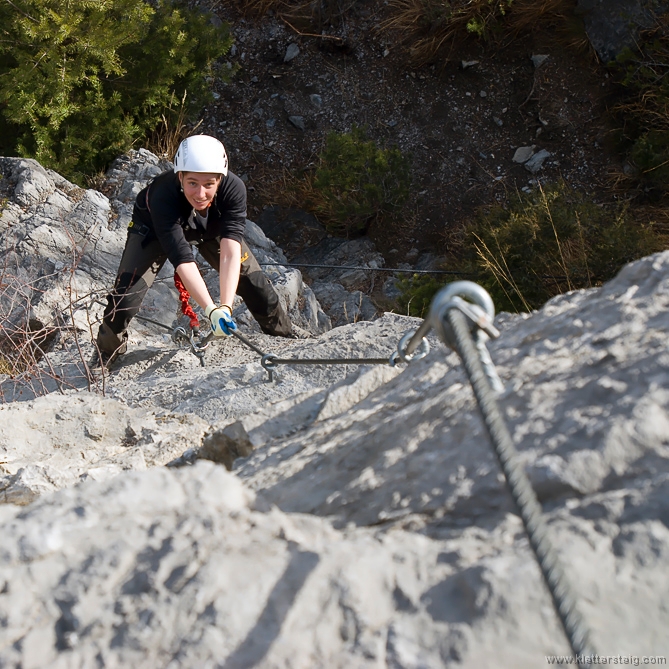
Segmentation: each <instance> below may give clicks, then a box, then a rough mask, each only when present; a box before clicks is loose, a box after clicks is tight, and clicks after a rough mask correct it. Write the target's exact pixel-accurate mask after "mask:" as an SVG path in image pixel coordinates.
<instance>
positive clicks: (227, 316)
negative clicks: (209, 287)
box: [204, 302, 237, 337]
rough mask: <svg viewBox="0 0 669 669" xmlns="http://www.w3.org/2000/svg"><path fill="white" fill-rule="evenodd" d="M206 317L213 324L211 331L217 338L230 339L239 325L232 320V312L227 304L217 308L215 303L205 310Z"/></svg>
mask: <svg viewBox="0 0 669 669" xmlns="http://www.w3.org/2000/svg"><path fill="white" fill-rule="evenodd" d="M204 314H205V316H206V317H207V318H208V319H209V321H210V322H211V331H212V332H213V333H214V336H216V337H229V336H230V333H231V332H232V331H233V330H236V329H237V324H236V323H235V322H234V321H233V320H232V310H231V309H230V307H229V306H228V305H227V304H222V305H221V306H220V307H217V306H216V305H215V304H214V303H213V302H212V303H211V304H210V305H209V306H208V307H207V308H206V309H205V310H204Z"/></svg>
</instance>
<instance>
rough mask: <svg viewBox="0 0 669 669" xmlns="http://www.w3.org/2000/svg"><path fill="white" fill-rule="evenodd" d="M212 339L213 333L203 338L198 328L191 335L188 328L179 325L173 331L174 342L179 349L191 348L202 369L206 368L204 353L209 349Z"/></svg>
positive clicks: (192, 330)
mask: <svg viewBox="0 0 669 669" xmlns="http://www.w3.org/2000/svg"><path fill="white" fill-rule="evenodd" d="M211 337H212V335H211V333H209V334H207V335H205V336H204V337H201V336H200V331H199V329H198V328H191V331H190V333H188V332H187V331H186V328H184V327H183V326H181V325H179V326H177V327H175V328H174V330H172V341H173V342H174V343H175V344H176V345H177V346H179V348H183V347H185V346H188V347H190V351H191V353H192V354H193V355H194V356H195V357H196V358H197V359H198V360H199V361H200V365H201V366H202V367H204V353H205V351H206V350H207V348H208V347H209V342H210V340H211Z"/></svg>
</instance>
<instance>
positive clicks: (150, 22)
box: [0, 0, 232, 181]
mask: <svg viewBox="0 0 669 669" xmlns="http://www.w3.org/2000/svg"><path fill="white" fill-rule="evenodd" d="M231 44H232V39H231V37H230V34H229V30H228V26H227V25H225V24H224V25H222V26H219V27H215V26H214V25H212V23H211V22H210V21H209V17H207V16H206V15H204V14H202V13H200V12H197V11H193V10H189V9H188V8H186V7H185V6H183V5H182V4H179V3H177V2H172V1H171V0H159V1H158V2H154V3H152V4H148V3H147V2H144V1H143V0H0V100H1V101H2V103H1V106H0V109H1V110H2V114H3V116H4V117H5V119H6V120H7V122H8V123H9V124H10V126H11V127H12V129H13V130H14V131H15V132H13V133H12V134H13V137H12V139H13V140H14V141H15V145H14V148H15V150H16V151H17V152H18V153H19V155H22V156H26V157H33V158H36V159H37V160H38V161H40V162H41V163H42V164H44V165H45V166H48V167H51V168H53V169H56V170H58V171H59V172H61V173H62V174H65V175H66V176H68V177H69V178H71V179H73V180H75V181H81V180H82V177H83V175H84V174H91V173H94V172H95V171H97V170H100V169H101V168H103V167H104V166H105V165H106V164H108V162H109V161H110V160H112V159H113V158H114V157H116V156H117V155H119V154H120V153H123V152H124V151H127V150H128V149H129V148H130V147H131V146H132V144H133V143H134V142H136V141H137V140H138V139H140V138H142V137H144V136H146V134H147V133H149V132H151V131H152V130H153V129H154V128H155V127H156V125H157V123H158V122H159V121H160V119H161V114H163V113H164V112H165V110H166V108H167V107H168V105H169V102H170V99H172V98H173V97H175V96H176V97H178V99H182V97H183V95H184V92H186V91H187V93H188V96H187V99H188V100H189V101H190V105H191V109H197V108H198V107H201V105H202V104H203V103H204V102H206V101H207V99H208V95H209V91H208V86H207V84H206V77H207V76H210V75H211V68H212V63H213V62H214V61H215V59H216V58H218V57H220V56H222V55H223V54H225V53H226V52H227V51H228V49H229V48H230V46H231Z"/></svg>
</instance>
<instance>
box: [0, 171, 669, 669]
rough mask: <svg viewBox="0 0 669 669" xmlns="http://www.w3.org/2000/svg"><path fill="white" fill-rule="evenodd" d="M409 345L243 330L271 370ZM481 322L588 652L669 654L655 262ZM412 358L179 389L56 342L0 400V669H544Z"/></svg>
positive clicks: (249, 372) (456, 425)
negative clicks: (587, 636)
mask: <svg viewBox="0 0 669 669" xmlns="http://www.w3.org/2000/svg"><path fill="white" fill-rule="evenodd" d="M32 169H35V170H36V169H37V168H32ZM45 174H46V177H45V178H48V179H51V180H52V181H54V182H55V177H54V176H53V175H51V174H49V173H46V172H45ZM95 197H96V196H94V195H93V194H92V193H91V195H90V196H89V198H95ZM16 206H17V207H18V206H19V205H16ZM13 207H14V205H12V206H10V207H9V209H7V210H6V211H10V212H11V211H14V208H13ZM112 227H113V226H112ZM7 229H8V230H9V231H11V226H8V228H7ZM106 229H107V230H108V228H106ZM3 230H4V228H3ZM250 230H251V232H252V233H253V231H254V228H253V226H250ZM101 234H102V235H103V236H104V234H105V233H101ZM107 234H109V232H108V233H107ZM266 244H267V245H268V249H267V250H268V253H269V252H270V251H271V252H272V253H274V254H275V255H276V256H278V254H279V253H280V251H279V250H278V249H277V250H274V249H273V247H272V244H271V242H269V240H268V241H267V242H266ZM257 248H262V245H258V246H257ZM16 257H17V258H19V256H16ZM58 280H59V279H58V277H54V278H50V279H49V281H50V282H57V281H58ZM49 281H46V282H45V285H50V284H49ZM38 303H39V301H38ZM418 324H419V321H418V320H417V319H413V318H407V317H402V316H398V315H395V314H385V315H383V316H382V317H381V318H378V319H376V320H373V321H360V322H357V323H350V324H348V325H344V326H342V327H336V328H334V329H332V330H329V331H327V332H324V333H322V334H320V335H318V336H317V337H314V338H311V339H307V340H284V339H277V338H272V337H268V336H266V335H263V334H256V333H254V332H253V331H252V330H251V329H248V328H247V326H246V325H243V326H242V331H243V332H244V333H245V334H247V336H248V337H249V338H250V339H251V342H252V343H253V345H254V346H255V347H256V348H257V349H258V350H260V351H262V352H263V353H268V352H271V353H274V354H276V355H277V356H278V357H279V358H281V359H291V358H335V357H337V358H344V357H345V358H387V357H389V356H390V355H391V354H392V353H393V351H394V350H395V348H396V346H397V342H398V340H399V338H400V337H401V335H402V334H404V333H405V332H406V331H407V330H409V329H412V328H415V327H417V325H418ZM496 324H497V326H498V328H499V329H500V330H501V332H502V334H501V337H500V338H499V339H497V340H495V341H494V342H492V343H490V345H489V349H490V352H491V355H492V358H493V360H494V362H495V364H496V365H497V369H498V371H499V373H500V376H501V378H502V380H503V381H504V383H505V388H506V389H505V390H504V392H503V393H502V394H501V395H500V396H499V398H498V400H499V404H500V407H501V410H502V412H503V414H504V416H505V419H506V421H507V424H508V426H509V429H510V431H511V434H512V436H513V439H514V442H515V444H516V446H517V448H518V450H519V453H520V457H521V460H522V462H523V464H524V466H525V469H526V471H527V473H528V475H529V477H530V479H531V481H532V484H533V486H534V488H535V490H536V492H537V495H538V496H539V498H540V500H541V503H542V505H543V508H544V512H545V514H546V516H547V520H548V526H549V531H550V535H551V539H552V541H553V543H554V545H555V546H556V548H557V550H558V553H559V555H560V558H561V561H562V563H563V566H564V569H565V572H566V575H567V578H568V580H569V582H570V584H571V586H572V588H573V590H574V592H575V593H576V595H577V601H578V605H579V608H580V610H581V612H582V614H583V616H584V619H585V621H586V623H587V624H588V626H589V627H590V629H591V631H592V642H593V645H594V647H595V649H596V651H597V652H598V653H599V655H600V656H608V657H613V656H615V657H617V658H618V657H623V658H627V659H629V662H622V661H620V662H618V663H619V664H625V663H626V664H630V665H633V664H634V660H633V658H635V657H638V658H641V657H642V656H645V657H653V658H656V657H659V656H667V655H668V654H669V641H668V638H667V634H666V630H667V628H668V627H669V611H668V609H667V606H666V601H667V597H668V596H669V577H668V576H667V570H666V564H667V560H668V559H669V349H668V348H667V341H668V335H669V252H665V253H661V254H657V255H655V256H651V257H648V258H645V259H643V260H640V261H638V262H636V263H633V264H631V265H629V266H627V267H626V268H624V269H623V270H622V271H621V272H620V274H619V275H618V276H617V277H616V278H615V279H614V280H613V281H611V282H609V283H608V284H607V285H605V286H603V287H602V288H597V289H591V290H587V291H577V292H573V293H570V294H567V295H563V296H560V297H558V298H555V299H553V300H551V301H550V302H549V303H547V304H546V305H545V306H544V308H543V309H541V310H540V311H538V312H534V313H532V314H526V315H522V316H510V315H508V314H502V315H500V316H498V318H497V319H496ZM429 339H430V342H431V345H432V351H431V353H430V354H429V355H428V356H427V357H426V358H424V359H422V360H419V361H416V362H413V363H411V364H410V365H408V366H406V365H398V366H394V367H391V366H389V365H361V366H354V365H346V366H344V365H335V366H309V365H294V366H292V365H280V366H279V368H278V380H275V381H273V382H272V383H269V382H268V380H267V379H268V375H267V373H266V371H265V370H263V368H262V367H261V365H260V364H259V360H260V354H259V353H258V352H257V351H253V350H251V349H249V348H248V347H246V346H245V345H244V344H242V342H240V341H238V340H236V339H228V340H225V341H223V342H217V343H216V344H214V345H212V346H211V347H210V348H209V349H208V350H207V352H206V354H205V358H204V360H205V366H204V367H201V366H200V364H199V362H198V360H197V359H196V358H195V357H194V356H193V355H191V354H190V352H189V351H188V350H186V349H177V348H175V347H174V345H173V344H172V343H171V342H169V341H166V339H165V337H164V336H163V335H162V333H159V332H157V331H155V332H152V331H150V330H148V329H147V330H140V329H137V330H135V331H134V333H133V337H132V340H131V350H130V352H129V353H128V354H127V355H126V356H124V358H123V360H122V362H121V364H120V366H119V368H118V369H116V370H115V371H113V372H112V373H111V374H110V375H108V376H104V377H101V378H100V377H95V378H91V377H90V376H89V375H87V374H86V370H85V368H84V367H83V365H82V362H81V357H80V356H78V352H77V351H78V349H77V348H76V346H75V345H74V343H73V342H72V341H71V339H70V338H68V337H67V336H65V335H64V336H63V338H62V340H61V343H60V344H59V346H58V347H57V348H56V349H54V350H53V351H51V352H50V353H49V354H48V357H47V358H46V359H45V360H44V361H42V363H40V366H38V367H37V368H36V369H34V370H33V371H32V374H33V378H32V379H27V378H24V377H17V378H14V379H10V378H5V380H4V382H3V383H2V390H3V393H4V395H3V396H4V398H5V399H6V400H8V399H12V398H13V399H15V400H16V401H13V402H6V403H5V404H4V405H2V406H1V407H0V502H5V504H0V534H1V535H2V537H3V540H2V542H1V543H0V667H12V668H16V669H18V667H21V668H22V669H28V668H31V667H32V668H37V667H39V668H42V667H58V668H60V667H62V668H63V669H64V668H65V667H67V668H68V669H69V667H82V668H83V667H90V666H105V667H138V668H144V667H146V668H147V669H148V668H153V667H156V666H164V667H169V668H170V669H176V668H178V667H183V668H184V669H186V668H190V667H251V666H258V667H267V668H275V667H285V668H288V667H297V668H302V667H305V668H306V667H309V668H311V667H328V668H329V667H342V668H344V667H346V668H348V667H370V669H371V668H372V667H374V668H376V667H394V668H398V669H418V668H424V667H430V668H433V667H435V668H436V667H452V666H463V667H471V668H472V669H473V668H474V667H493V666H494V667H518V668H520V669H524V668H527V669H530V667H537V666H542V665H544V664H546V656H552V655H560V656H563V655H568V654H569V652H570V651H569V648H568V646H567V643H566V641H565V638H564V635H563V634H562V632H561V629H560V627H559V623H558V621H557V618H556V615H555V613H554V611H553V608H552V605H551V601H550V597H549V595H548V593H547V591H546V588H545V586H544V584H543V582H542V580H541V577H540V573H539V569H538V567H537V565H536V563H535V561H534V558H533V556H532V553H531V551H530V549H529V545H528V542H527V538H526V535H525V533H524V531H523V528H522V525H521V522H520V520H519V519H518V517H517V516H516V515H515V509H514V507H513V504H512V502H511V500H510V497H509V495H508V493H507V491H506V488H505V485H504V481H503V480H502V477H501V474H500V470H499V467H498V464H497V462H496V459H495V456H494V454H493V451H492V449H491V446H490V444H489V441H488V438H487V436H486V433H485V431H484V428H483V426H482V424H481V420H480V414H479V412H478V409H477V406H476V403H475V400H474V398H473V395H472V392H471V389H470V386H469V383H468V380H467V378H466V376H465V374H464V371H463V369H462V365H461V363H460V361H459V358H458V357H457V355H456V354H455V353H451V352H449V351H448V349H446V348H445V347H444V346H443V344H441V343H440V342H439V341H438V340H437V339H436V338H435V337H434V336H432V335H430V337H429ZM79 345H80V346H83V347H85V346H89V345H90V344H89V343H87V342H86V341H85V334H84V333H83V332H81V333H80V344H79ZM56 379H57V380H58V383H60V388H61V392H48V391H49V390H51V389H53V390H55V391H58V390H59V385H58V383H56V381H55V380H56ZM50 384H53V385H50ZM65 388H67V389H68V390H66V389H65ZM21 391H22V392H23V394H19V392H21ZM38 391H39V392H38ZM35 394H42V395H44V396H43V397H38V398H36V399H34V398H33V397H34V395H35ZM19 400H26V401H19ZM238 456H243V457H238ZM205 458H209V459H211V460H216V461H218V462H222V463H223V465H217V464H214V463H213V462H211V461H207V460H206V459H205ZM163 464H166V465H168V466H167V467H161V466H160V465H163ZM224 465H225V466H224ZM226 467H228V468H231V471H227V470H226ZM133 470H134V471H133ZM18 504H22V505H23V506H18ZM630 658H632V659H630ZM609 663H611V664H612V663H613V662H609ZM656 663H659V662H656Z"/></svg>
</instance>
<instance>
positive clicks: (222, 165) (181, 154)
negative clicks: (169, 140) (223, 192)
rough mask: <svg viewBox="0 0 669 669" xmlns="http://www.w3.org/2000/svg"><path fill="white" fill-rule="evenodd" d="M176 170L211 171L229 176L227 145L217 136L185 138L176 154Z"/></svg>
mask: <svg viewBox="0 0 669 669" xmlns="http://www.w3.org/2000/svg"><path fill="white" fill-rule="evenodd" d="M174 171H175V172H210V173H212V174H222V175H223V176H224V177H226V176H228V156H227V154H226V153H225V147H224V146H223V144H221V142H219V141H218V140H217V139H216V138H215V137H210V136H209V135H193V136H192V137H187V138H186V139H184V141H183V142H181V144H179V148H178V149H177V154H176V156H174Z"/></svg>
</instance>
